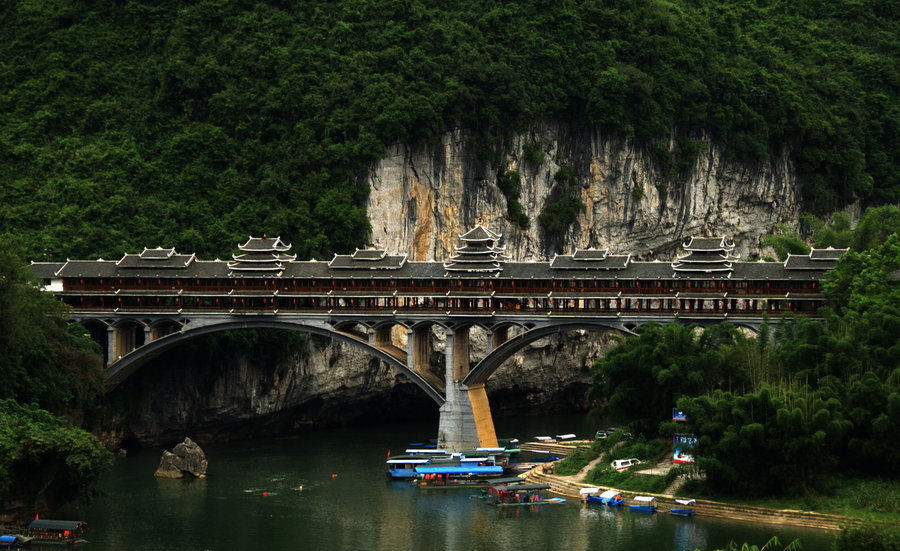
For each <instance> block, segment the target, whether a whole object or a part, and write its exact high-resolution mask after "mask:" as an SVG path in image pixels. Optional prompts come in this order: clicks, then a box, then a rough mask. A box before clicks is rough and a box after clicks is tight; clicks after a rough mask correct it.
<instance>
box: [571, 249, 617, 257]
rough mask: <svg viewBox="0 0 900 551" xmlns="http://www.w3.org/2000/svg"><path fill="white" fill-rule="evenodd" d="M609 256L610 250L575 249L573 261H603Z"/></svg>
mask: <svg viewBox="0 0 900 551" xmlns="http://www.w3.org/2000/svg"><path fill="white" fill-rule="evenodd" d="M607 254H609V249H575V253H574V254H572V259H573V260H603V259H604V258H606V255H607Z"/></svg>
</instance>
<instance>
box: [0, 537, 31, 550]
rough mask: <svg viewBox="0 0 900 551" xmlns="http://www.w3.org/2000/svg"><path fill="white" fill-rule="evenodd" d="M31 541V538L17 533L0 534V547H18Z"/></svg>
mask: <svg viewBox="0 0 900 551" xmlns="http://www.w3.org/2000/svg"><path fill="white" fill-rule="evenodd" d="M30 543H31V538H29V537H27V536H22V535H19V534H3V535H0V549H19V548H20V547H25V546H26V545H28V544H30Z"/></svg>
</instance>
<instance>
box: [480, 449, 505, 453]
mask: <svg viewBox="0 0 900 551" xmlns="http://www.w3.org/2000/svg"><path fill="white" fill-rule="evenodd" d="M475 451H477V452H478V453H503V452H505V451H506V448H475Z"/></svg>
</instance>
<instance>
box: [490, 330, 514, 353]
mask: <svg viewBox="0 0 900 551" xmlns="http://www.w3.org/2000/svg"><path fill="white" fill-rule="evenodd" d="M508 339H509V327H500V328H499V329H494V330H492V331H491V332H490V334H489V335H488V341H487V352H488V354H490V353H491V352H493V351H494V349H495V348H497V347H498V346H500V345H501V344H503V343H505V342H506V341H507V340H508Z"/></svg>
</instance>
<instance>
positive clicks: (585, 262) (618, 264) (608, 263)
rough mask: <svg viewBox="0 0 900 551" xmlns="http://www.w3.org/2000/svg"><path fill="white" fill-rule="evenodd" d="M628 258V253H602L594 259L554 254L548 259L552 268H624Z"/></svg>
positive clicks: (629, 256) (629, 257)
mask: <svg viewBox="0 0 900 551" xmlns="http://www.w3.org/2000/svg"><path fill="white" fill-rule="evenodd" d="M594 252H600V251H594ZM576 254H577V253H576ZM630 259H631V255H630V254H627V255H612V256H606V255H604V256H603V257H600V258H596V259H589V258H583V259H577V258H575V256H574V255H571V256H569V255H556V256H555V257H553V260H551V261H550V268H551V269H554V270H624V269H625V267H626V266H628V261H629V260H630Z"/></svg>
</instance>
